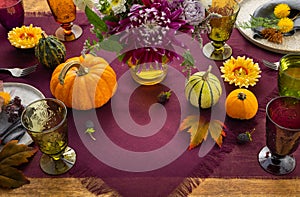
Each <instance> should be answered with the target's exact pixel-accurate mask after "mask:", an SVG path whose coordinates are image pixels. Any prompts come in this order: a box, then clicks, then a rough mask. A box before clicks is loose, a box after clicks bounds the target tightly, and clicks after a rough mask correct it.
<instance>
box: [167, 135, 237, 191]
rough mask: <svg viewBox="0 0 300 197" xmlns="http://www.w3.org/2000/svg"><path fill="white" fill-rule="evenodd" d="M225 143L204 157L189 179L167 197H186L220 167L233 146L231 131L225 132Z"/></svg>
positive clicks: (233, 137)
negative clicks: (202, 180)
mask: <svg viewBox="0 0 300 197" xmlns="http://www.w3.org/2000/svg"><path fill="white" fill-rule="evenodd" d="M226 135H227V136H226V141H225V140H224V142H223V146H222V147H221V148H220V150H218V147H215V148H214V149H213V150H212V152H210V153H209V154H208V155H207V156H205V157H204V158H203V159H202V161H201V162H200V163H199V165H198V166H197V169H195V170H193V172H192V173H191V174H190V176H189V177H187V178H185V179H184V180H183V182H182V183H181V184H180V185H179V186H178V187H177V188H176V189H175V190H174V191H173V192H172V193H171V194H170V195H169V197H186V196H188V195H189V194H191V193H192V191H193V189H195V188H197V187H198V186H199V185H200V184H201V181H200V180H201V179H202V178H207V177H209V176H210V175H211V174H212V173H213V171H214V169H215V168H216V167H218V166H219V165H220V162H222V161H223V160H224V158H225V154H228V153H230V152H231V151H232V150H233V148H234V144H235V140H236V138H235V134H234V133H233V132H232V131H227V132H226Z"/></svg>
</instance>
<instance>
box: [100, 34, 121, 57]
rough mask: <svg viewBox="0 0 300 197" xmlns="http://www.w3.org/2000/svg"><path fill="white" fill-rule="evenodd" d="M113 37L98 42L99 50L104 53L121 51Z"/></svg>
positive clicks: (118, 43)
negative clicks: (104, 51)
mask: <svg viewBox="0 0 300 197" xmlns="http://www.w3.org/2000/svg"><path fill="white" fill-rule="evenodd" d="M113 37H114V36H111V37H109V38H108V39H105V40H103V41H102V42H100V43H99V45H100V48H101V49H104V50H106V51H111V52H117V53H119V52H120V51H121V50H122V49H123V46H122V45H121V44H120V42H119V41H117V40H115V39H114V38H113Z"/></svg>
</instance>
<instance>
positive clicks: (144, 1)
mask: <svg viewBox="0 0 300 197" xmlns="http://www.w3.org/2000/svg"><path fill="white" fill-rule="evenodd" d="M74 1H75V4H76V5H77V7H79V9H83V10H85V14H86V16H87V18H88V20H89V22H90V23H91V24H92V26H93V27H92V32H93V33H95V35H96V37H97V39H98V40H97V41H90V40H87V41H86V42H85V44H84V50H83V52H84V53H94V52H95V51H97V50H100V49H104V50H110V51H115V52H117V54H118V57H119V58H120V59H121V60H122V62H123V63H126V64H127V65H129V67H131V68H135V67H137V70H136V71H137V73H139V74H141V73H142V71H147V72H148V71H149V70H151V69H153V68H155V70H156V71H155V73H157V70H164V66H165V65H166V64H167V63H169V62H171V61H172V60H173V59H174V58H177V59H179V58H180V55H179V54H177V53H176V52H175V50H174V47H175V46H179V47H183V48H184V47H185V46H184V45H183V43H182V42H180V41H179V40H178V39H176V36H177V35H178V34H181V33H187V34H190V35H191V36H193V38H195V39H196V40H197V41H198V42H199V43H200V45H201V46H202V39H201V33H203V32H205V31H207V30H208V28H209V26H208V21H209V18H210V17H207V18H205V8H204V6H203V5H202V4H201V2H200V1H198V0H174V1H172V2H170V1H168V0H127V1H126V0H117V1H111V0H101V1H98V2H96V3H93V2H92V0H74ZM189 57H190V56H189ZM185 62H187V61H185ZM138 65H142V66H138ZM158 74H161V73H160V71H159V72H158ZM151 75H152V74H151Z"/></svg>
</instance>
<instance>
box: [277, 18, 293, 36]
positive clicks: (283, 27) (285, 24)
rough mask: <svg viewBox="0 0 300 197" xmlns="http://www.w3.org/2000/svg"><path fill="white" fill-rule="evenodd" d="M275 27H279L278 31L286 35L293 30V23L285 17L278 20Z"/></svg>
mask: <svg viewBox="0 0 300 197" xmlns="http://www.w3.org/2000/svg"><path fill="white" fill-rule="evenodd" d="M277 26H278V27H279V31H281V32H282V33H287V32H289V31H291V30H292V29H293V28H294V22H293V20H292V19H289V18H287V17H285V18H282V19H280V20H279V22H278V24H277Z"/></svg>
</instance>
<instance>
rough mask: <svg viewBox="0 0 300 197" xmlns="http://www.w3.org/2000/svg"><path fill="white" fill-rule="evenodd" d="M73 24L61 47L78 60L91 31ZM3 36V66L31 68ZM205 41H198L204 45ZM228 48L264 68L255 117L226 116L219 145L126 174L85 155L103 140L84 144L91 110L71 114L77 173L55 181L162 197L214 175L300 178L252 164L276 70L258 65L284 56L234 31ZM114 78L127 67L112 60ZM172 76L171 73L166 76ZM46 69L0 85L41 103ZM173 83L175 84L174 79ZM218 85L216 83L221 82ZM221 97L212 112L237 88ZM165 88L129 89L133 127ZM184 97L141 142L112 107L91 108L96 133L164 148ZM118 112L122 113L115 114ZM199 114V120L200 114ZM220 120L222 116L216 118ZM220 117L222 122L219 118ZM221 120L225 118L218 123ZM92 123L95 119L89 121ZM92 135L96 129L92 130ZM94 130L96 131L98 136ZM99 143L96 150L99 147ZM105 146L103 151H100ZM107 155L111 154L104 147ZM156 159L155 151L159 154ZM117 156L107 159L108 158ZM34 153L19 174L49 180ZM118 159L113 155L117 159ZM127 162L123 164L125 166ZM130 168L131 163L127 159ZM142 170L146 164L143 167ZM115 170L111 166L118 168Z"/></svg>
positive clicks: (127, 145) (47, 26)
mask: <svg viewBox="0 0 300 197" xmlns="http://www.w3.org/2000/svg"><path fill="white" fill-rule="evenodd" d="M77 18H78V19H77V21H75V22H76V23H77V24H79V25H80V26H81V27H82V28H83V29H84V33H83V35H82V36H81V37H80V38H79V39H78V40H76V41H73V42H67V43H65V45H66V48H67V58H69V57H73V56H79V55H80V52H81V50H82V46H83V42H84V41H85V40H86V39H87V38H92V37H93V35H92V34H91V33H90V30H89V24H88V22H87V20H86V18H85V17H84V16H83V15H81V14H78V17H77ZM31 23H32V24H34V25H36V26H40V27H42V28H43V29H44V30H45V31H46V33H47V34H53V33H54V32H55V29H56V28H57V27H58V24H57V23H55V21H54V19H53V18H52V17H51V16H50V17H35V18H34V17H26V18H25V24H27V25H29V24H31ZM6 37H7V32H5V30H4V28H3V27H0V42H1V47H0V54H1V63H0V66H1V67H14V66H19V67H25V66H28V65H32V64H34V63H36V62H37V60H36V58H35V57H34V53H33V51H30V50H29V51H24V50H18V49H15V48H14V47H12V46H11V45H10V44H9V42H8V40H7V39H6ZM206 42H208V40H207V38H206V37H205V36H204V43H206ZM228 44H229V45H230V46H232V48H233V56H235V57H236V56H238V55H239V56H243V55H245V56H247V57H250V58H253V59H254V61H255V62H258V63H259V64H260V67H261V69H262V77H261V79H260V81H259V83H258V84H257V85H256V86H255V87H250V88H249V89H250V90H251V91H253V92H254V93H255V94H256V95H257V97H258V101H259V112H258V114H257V116H256V117H255V118H253V119H252V120H247V121H240V120H233V119H231V118H228V117H226V118H225V124H226V125H227V127H228V130H227V137H226V138H225V139H224V142H223V146H222V148H219V147H217V146H214V147H213V149H212V150H211V151H210V152H209V153H208V154H207V155H206V156H205V157H202V158H200V157H199V156H198V152H199V148H195V149H193V150H192V151H185V152H183V154H181V155H180V156H179V157H178V158H177V159H175V160H174V161H173V162H170V163H169V164H167V165H163V166H162V167H161V168H157V169H154V170H150V171H147V172H130V170H129V171H126V170H121V169H117V168H115V167H112V165H109V164H108V163H107V162H102V161H101V160H100V159H99V158H97V157H96V156H94V155H93V154H91V149H94V150H95V149H96V150H99V151H100V152H101V151H102V148H104V147H102V146H101V140H102V138H101V136H100V134H97V132H98V131H97V132H96V134H95V135H96V138H97V140H96V142H95V143H94V144H93V143H92V142H91V143H90V144H89V145H88V146H87V144H86V140H88V138H87V137H86V136H87V135H85V134H84V129H85V127H84V123H85V121H86V120H89V119H92V120H93V118H95V117H94V116H92V115H93V114H92V113H90V112H78V111H72V110H71V109H69V114H68V124H69V145H70V146H71V147H73V148H74V149H75V150H76V152H77V162H76V165H75V167H74V168H73V169H72V170H70V172H68V173H66V174H64V175H61V177H89V176H95V177H99V178H101V179H103V180H104V181H105V183H107V184H108V185H109V186H111V187H112V188H114V189H116V190H117V191H118V192H119V193H120V194H121V195H124V196H167V195H169V194H170V193H171V192H172V191H173V190H174V189H176V188H177V186H178V185H180V183H181V182H182V181H183V180H184V178H185V177H200V178H205V177H219V178H296V177H299V175H300V167H299V165H298V166H297V167H296V169H295V171H294V172H292V173H291V174H289V175H287V176H282V177H275V176H272V175H270V174H267V173H266V172H264V171H263V170H262V169H261V168H260V166H259V165H258V162H257V153H258V152H259V150H260V149H261V148H262V147H263V146H264V145H265V135H264V134H265V129H264V128H265V125H264V124H265V106H266V103H267V102H268V101H269V100H270V99H271V98H273V97H274V96H276V95H277V87H276V86H277V72H276V71H272V70H270V69H268V68H265V67H264V66H263V65H262V62H261V60H262V59H267V60H269V61H278V60H279V58H280V57H281V56H282V55H281V54H275V53H272V52H268V51H265V50H263V49H260V48H258V47H256V46H255V45H253V44H251V43H250V42H248V41H247V40H246V39H244V38H243V37H242V36H241V35H240V33H239V32H238V31H237V30H234V31H233V34H232V36H231V38H230V40H229V41H228ZM193 52H194V53H196V54H198V56H197V58H196V60H198V61H197V63H198V68H199V70H205V69H206V68H207V66H208V65H209V64H211V65H213V66H214V67H213V73H214V74H216V75H217V76H220V72H219V68H218V67H219V66H221V65H222V62H213V61H210V60H208V59H206V58H204V57H203V55H202V52H201V51H193ZM111 64H112V66H113V68H114V69H115V71H116V73H117V76H118V78H120V77H121V76H123V74H124V73H125V72H126V71H127V67H126V66H124V65H121V64H120V63H119V62H118V61H117V60H116V61H113V62H112V63H111ZM172 66H173V68H175V69H176V70H177V71H180V70H181V68H180V67H179V65H178V62H174V63H173V64H172ZM171 71H172V70H171ZM171 71H170V73H169V74H168V76H167V79H166V80H168V82H170V84H171V83H173V85H175V86H182V85H184V84H182V83H181V81H180V80H177V77H180V75H178V73H176V72H171ZM51 72H52V71H51V70H49V69H46V68H45V67H43V66H39V67H38V70H37V71H36V72H35V73H34V74H31V75H29V76H26V77H24V78H13V77H11V76H10V75H8V74H3V73H0V79H1V80H3V81H4V82H22V83H27V84H30V85H33V86H35V87H36V88H38V89H39V90H40V91H41V92H43V93H44V95H45V96H46V97H52V95H51V92H50V90H49V82H50V78H51ZM178 79H179V78H178ZM220 79H221V78H220ZM119 85H120V88H119V92H117V94H124V95H126V94H127V93H131V92H132V91H133V90H132V89H131V88H133V87H135V84H134V82H132V81H129V82H128V84H124V82H120V84H119ZM223 88H224V90H225V91H224V94H223V96H222V98H221V99H220V102H219V104H218V105H217V106H216V108H219V110H221V111H222V110H224V100H225V96H226V94H228V93H229V92H230V91H231V90H233V89H235V87H234V86H231V85H228V84H225V86H224V87H223ZM168 89H169V87H168V86H166V85H164V84H160V85H156V86H152V87H145V86H140V87H138V88H137V89H136V90H135V91H133V93H132V95H131V97H130V101H129V105H130V114H131V115H132V117H133V120H134V121H136V122H137V123H138V124H147V123H148V122H150V121H151V120H150V116H149V115H148V109H149V106H150V105H151V104H153V103H155V99H156V98H155V97H156V95H157V94H158V93H159V92H160V91H161V90H168ZM181 96H184V95H183V94H182V93H179V94H175V95H174V96H172V97H171V99H170V101H169V103H167V104H166V105H165V109H166V111H167V120H166V124H165V125H164V126H163V128H162V129H161V130H160V132H158V133H155V134H154V135H151V136H149V137H147V138H141V137H135V136H132V135H130V134H128V133H125V132H123V130H122V128H120V127H119V126H118V124H117V122H116V121H115V120H114V117H113V115H112V114H113V113H112V106H111V102H109V103H107V104H106V105H104V106H103V107H101V108H99V109H97V110H96V111H95V113H96V114H97V118H98V121H99V123H100V124H101V128H102V129H103V131H104V132H105V134H106V135H107V136H108V138H109V139H111V140H112V141H113V142H114V143H115V144H116V145H117V146H120V147H122V148H124V149H127V150H130V151H135V152H147V151H153V150H155V149H158V148H160V147H162V146H164V145H165V144H166V143H168V141H169V140H170V139H172V138H173V137H174V136H175V135H176V132H177V130H178V127H179V124H180V115H181V111H180V110H181V109H180V106H179V102H180V101H181ZM186 107H187V108H188V109H189V110H188V114H195V115H196V114H197V113H198V111H197V110H196V109H193V108H191V107H190V106H188V103H187V104H186ZM120 113H125V112H123V111H121V110H120ZM201 113H202V114H203V115H204V116H206V117H209V115H210V111H209V110H203V111H202V112H201ZM202 114H201V115H202ZM221 114H222V113H221ZM220 118H222V117H220ZM223 118H224V117H223ZM95 121H97V120H95ZM254 127H255V128H256V131H255V133H253V142H251V143H249V144H247V145H237V143H236V141H235V136H236V135H237V134H238V133H240V132H244V131H246V130H250V129H253V128H254ZM96 128H97V129H100V127H98V126H96ZM97 129H96V130H97ZM180 135H181V137H182V140H183V141H184V142H185V145H186V144H187V143H188V140H189V135H188V134H187V133H186V132H182V133H181V134H180ZM99 143H100V144H99ZM106 148H107V147H106ZM107 149H108V150H107V151H106V152H105V153H109V151H110V150H109V149H110V148H109V147H108V148H107ZM159 154H160V153H158V155H159ZM115 156H116V155H114V154H112V155H111V157H115ZM166 156H167V155H163V154H161V155H159V157H158V160H157V161H160V159H161V158H164V157H166ZM294 156H295V157H296V159H298V160H299V159H300V154H299V151H296V153H295V154H294ZM39 157H40V153H38V154H36V155H35V156H34V158H33V159H32V161H31V162H30V163H29V164H28V165H27V166H24V169H23V170H24V172H25V174H26V176H29V177H51V176H48V175H46V174H44V173H43V172H42V171H41V170H40V168H39V164H38V161H39ZM116 157H117V156H116ZM124 162H125V163H126V160H125V161H124ZM128 162H130V161H128ZM149 163H151V164H153V165H156V163H155V161H154V162H152V161H151V160H149ZM144 165H147V163H145V164H144ZM116 166H117V164H116Z"/></svg>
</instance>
